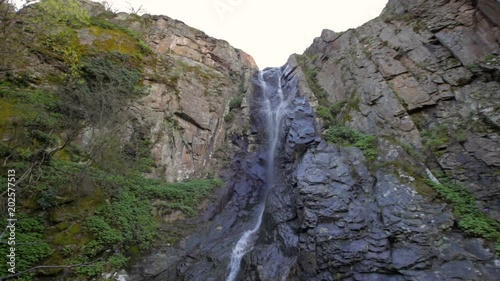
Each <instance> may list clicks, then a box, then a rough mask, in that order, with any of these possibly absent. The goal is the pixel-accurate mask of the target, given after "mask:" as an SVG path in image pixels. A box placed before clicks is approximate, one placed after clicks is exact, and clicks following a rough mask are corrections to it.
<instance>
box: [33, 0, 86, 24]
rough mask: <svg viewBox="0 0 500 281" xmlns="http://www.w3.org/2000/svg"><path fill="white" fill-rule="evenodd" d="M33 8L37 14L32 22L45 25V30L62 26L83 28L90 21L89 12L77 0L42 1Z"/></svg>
mask: <svg viewBox="0 0 500 281" xmlns="http://www.w3.org/2000/svg"><path fill="white" fill-rule="evenodd" d="M33 8H34V9H36V13H34V15H33V18H32V21H31V22H32V23H33V24H39V25H44V27H45V28H51V29H53V28H54V26H57V25H61V24H65V25H66V24H67V25H71V26H74V27H81V26H85V25H87V24H88V23H89V21H90V18H89V15H88V12H87V10H85V9H84V8H83V7H82V6H81V4H80V2H79V1H77V0H42V1H40V2H38V3H36V4H35V5H33Z"/></svg>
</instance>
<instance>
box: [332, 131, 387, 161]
mask: <svg viewBox="0 0 500 281" xmlns="http://www.w3.org/2000/svg"><path fill="white" fill-rule="evenodd" d="M324 137H325V139H326V141H328V142H331V143H337V144H340V145H345V146H351V145H352V146H356V147H358V148H360V149H361V150H362V151H363V153H364V155H365V156H366V157H367V158H368V159H369V160H375V159H376V158H377V155H378V153H377V138H376V137H375V136H371V135H366V134H363V133H361V132H358V131H355V130H353V129H350V128H348V127H345V126H333V127H330V128H328V129H327V130H326V131H325V133H324Z"/></svg>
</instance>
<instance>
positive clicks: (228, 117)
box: [224, 111, 235, 123]
mask: <svg viewBox="0 0 500 281" xmlns="http://www.w3.org/2000/svg"><path fill="white" fill-rule="evenodd" d="M234 117H235V114H234V112H232V111H229V112H228V113H227V114H226V115H224V122H226V123H230V122H231V121H233V120H234Z"/></svg>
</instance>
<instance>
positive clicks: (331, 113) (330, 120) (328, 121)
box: [316, 101, 347, 127]
mask: <svg viewBox="0 0 500 281" xmlns="http://www.w3.org/2000/svg"><path fill="white" fill-rule="evenodd" d="M346 104H347V101H339V102H337V103H334V104H332V105H330V106H328V107H326V106H321V105H320V106H318V107H317V108H316V115H317V116H318V117H320V118H321V119H323V122H324V124H325V126H327V127H329V126H333V125H334V124H335V123H336V120H337V115H338V114H340V112H341V111H342V108H344V107H345V105H346Z"/></svg>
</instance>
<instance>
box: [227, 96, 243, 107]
mask: <svg viewBox="0 0 500 281" xmlns="http://www.w3.org/2000/svg"><path fill="white" fill-rule="evenodd" d="M244 97H245V96H244V95H239V96H237V97H234V98H233V99H232V100H231V101H229V110H231V109H235V108H240V107H241V103H242V102H243V98H244Z"/></svg>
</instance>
